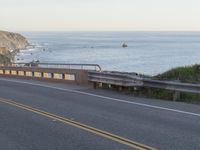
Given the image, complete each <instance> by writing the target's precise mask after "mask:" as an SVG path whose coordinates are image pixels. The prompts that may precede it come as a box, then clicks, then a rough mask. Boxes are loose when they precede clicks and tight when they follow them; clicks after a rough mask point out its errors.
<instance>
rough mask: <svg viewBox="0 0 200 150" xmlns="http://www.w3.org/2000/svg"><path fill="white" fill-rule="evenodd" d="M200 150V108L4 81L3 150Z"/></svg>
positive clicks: (0, 105)
mask: <svg viewBox="0 0 200 150" xmlns="http://www.w3.org/2000/svg"><path fill="white" fill-rule="evenodd" d="M154 148H155V149H161V150H199V149H200V106H199V105H192V104H185V103H180V102H179V103H178V102H169V101H162V100H154V99H145V98H137V97H133V96H131V95H125V94H120V93H117V92H115V91H106V90H100V89H98V90H94V89H91V88H90V87H81V86H75V85H64V84H56V83H47V82H39V81H31V80H19V79H18V80H17V79H7V78H0V149H3V150H13V149H15V150H66V149H67V150H126V149H127V150H128V149H154Z"/></svg>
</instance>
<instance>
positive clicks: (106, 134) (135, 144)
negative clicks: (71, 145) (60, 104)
mask: <svg viewBox="0 0 200 150" xmlns="http://www.w3.org/2000/svg"><path fill="white" fill-rule="evenodd" d="M0 102H1V103H4V104H8V105H12V106H15V107H18V108H20V109H23V110H26V111H29V112H33V113H36V114H39V115H42V116H45V117H47V118H51V119H54V120H57V121H60V122H62V123H64V124H67V125H71V126H73V127H76V128H79V129H82V130H85V131H88V132H90V133H94V134H96V135H98V136H102V137H105V138H107V139H110V140H113V141H116V142H119V143H121V144H124V145H126V146H129V147H132V148H134V149H137V150H156V149H155V148H152V147H149V146H146V145H143V144H140V143H138V142H135V141H132V140H129V139H126V138H123V137H120V136H117V135H115V134H111V133H109V132H106V131H103V130H99V129H97V128H94V127H91V126H88V125H85V124H82V123H80V122H76V121H72V120H70V119H67V118H64V117H61V116H58V115H55V114H52V113H49V112H46V111H43V110H39V109H36V108H33V107H30V106H27V105H24V104H21V103H17V102H14V101H12V100H6V99H0Z"/></svg>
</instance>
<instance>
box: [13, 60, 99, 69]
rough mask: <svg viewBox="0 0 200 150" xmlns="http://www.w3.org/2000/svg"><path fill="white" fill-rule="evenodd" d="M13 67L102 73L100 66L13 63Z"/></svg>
mask: <svg viewBox="0 0 200 150" xmlns="http://www.w3.org/2000/svg"><path fill="white" fill-rule="evenodd" d="M11 66H12V67H38V68H57V69H80V70H95V71H101V67H100V66H99V65H98V64H57V63H36V62H31V63H12V65H11Z"/></svg>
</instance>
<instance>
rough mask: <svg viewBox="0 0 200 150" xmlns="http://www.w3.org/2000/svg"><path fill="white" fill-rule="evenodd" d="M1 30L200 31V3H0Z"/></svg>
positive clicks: (95, 0) (14, 0) (102, 0)
mask: <svg viewBox="0 0 200 150" xmlns="http://www.w3.org/2000/svg"><path fill="white" fill-rule="evenodd" d="M0 30H10V31H63V30H65V31H71V30H87V31H88V30H96V31H102V30H133V31H135V30H136V31H138V30H199V31H200V0H0Z"/></svg>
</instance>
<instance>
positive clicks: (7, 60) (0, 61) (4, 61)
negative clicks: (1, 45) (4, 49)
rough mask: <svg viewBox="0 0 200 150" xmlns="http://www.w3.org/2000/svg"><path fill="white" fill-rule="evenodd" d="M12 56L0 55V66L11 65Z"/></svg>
mask: <svg viewBox="0 0 200 150" xmlns="http://www.w3.org/2000/svg"><path fill="white" fill-rule="evenodd" d="M11 60H12V54H6V55H2V54H0V65H9V64H11Z"/></svg>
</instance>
